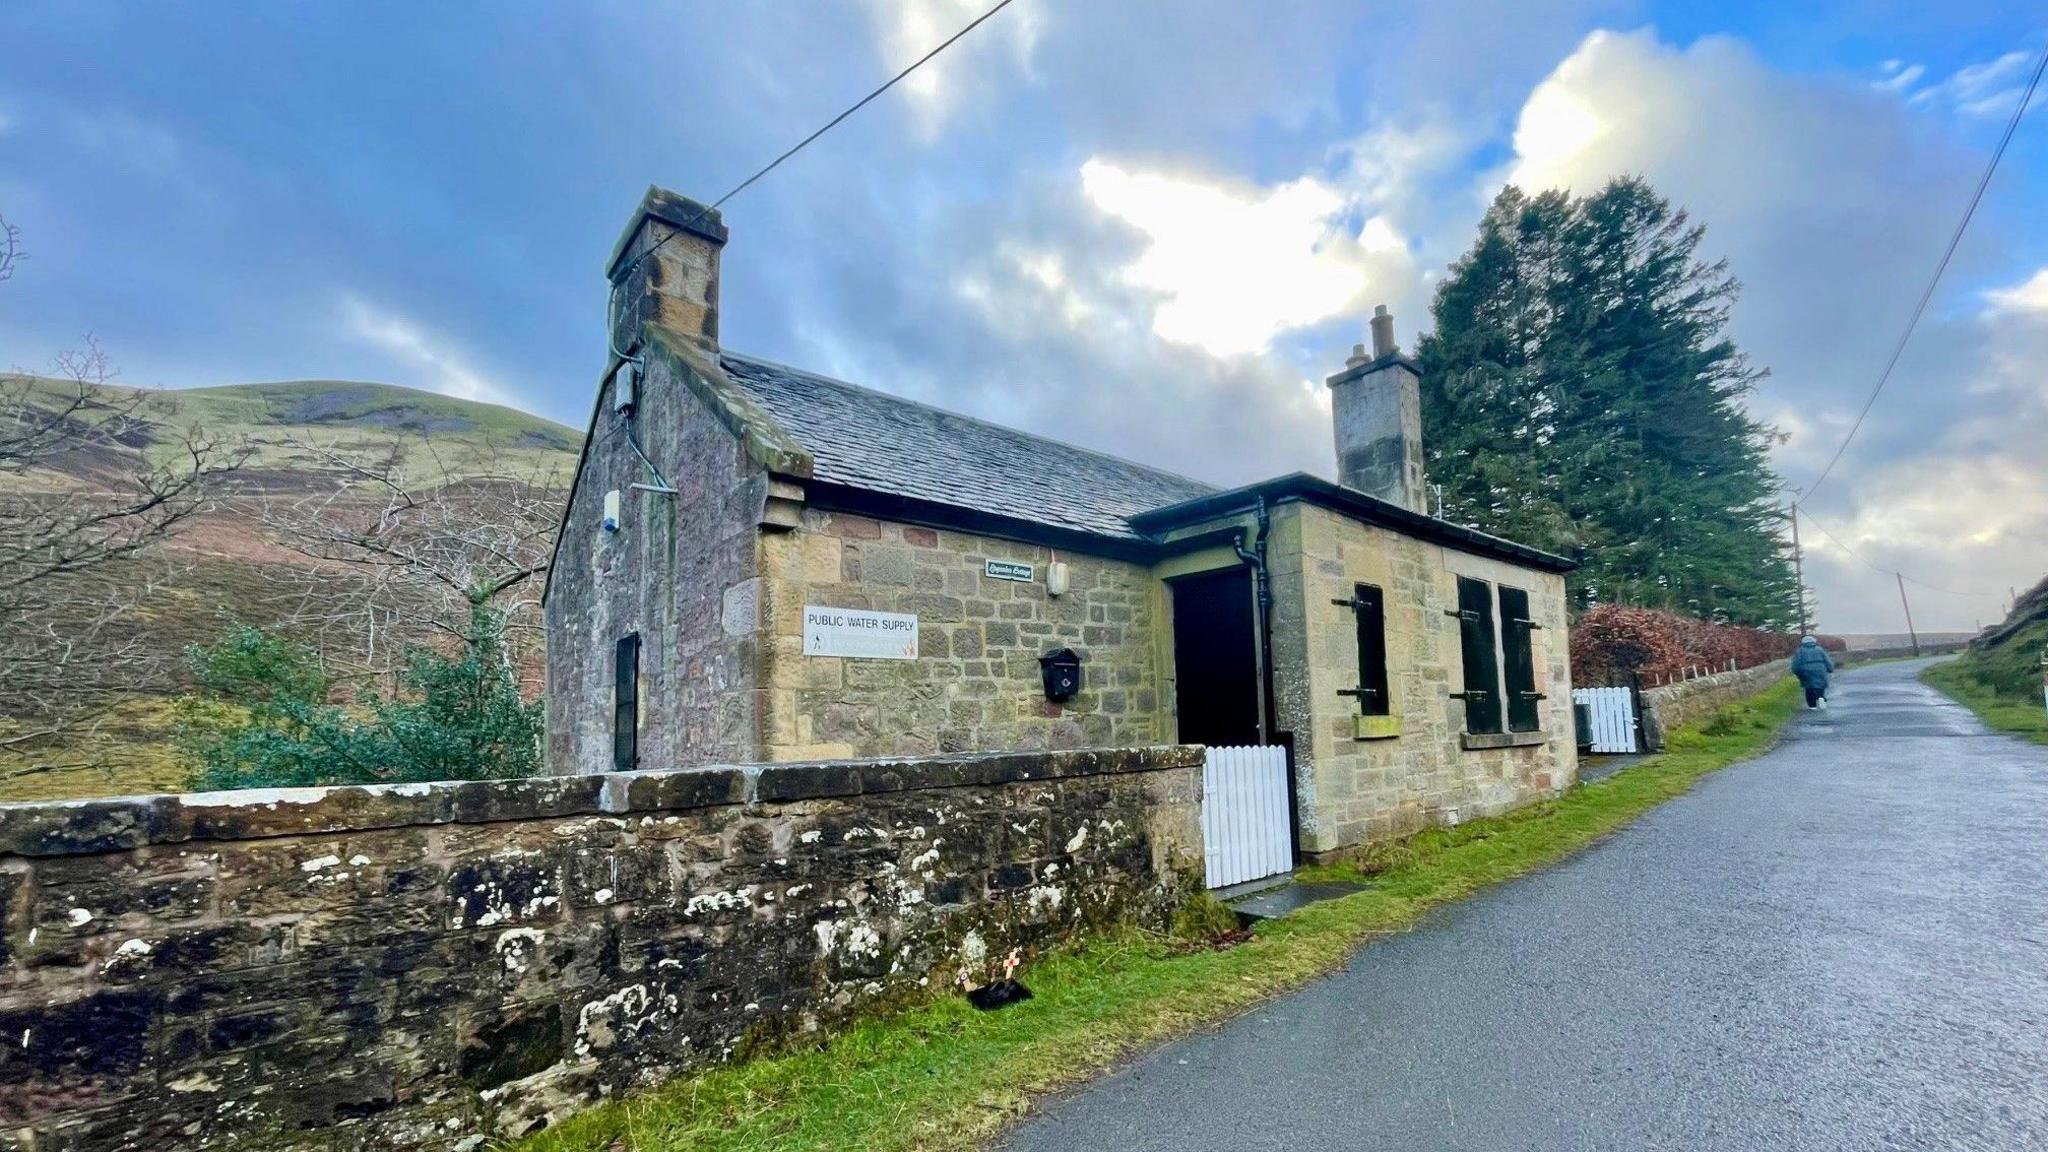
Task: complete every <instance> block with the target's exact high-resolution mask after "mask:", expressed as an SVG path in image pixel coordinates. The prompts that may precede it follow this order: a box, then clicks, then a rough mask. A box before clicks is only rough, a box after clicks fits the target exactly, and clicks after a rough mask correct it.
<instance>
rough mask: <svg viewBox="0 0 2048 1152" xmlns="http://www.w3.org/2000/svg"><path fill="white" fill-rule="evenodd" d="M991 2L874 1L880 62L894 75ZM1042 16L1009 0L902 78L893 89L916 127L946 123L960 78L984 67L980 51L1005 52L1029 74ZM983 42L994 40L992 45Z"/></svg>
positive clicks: (931, 130) (928, 131) (929, 131)
mask: <svg viewBox="0 0 2048 1152" xmlns="http://www.w3.org/2000/svg"><path fill="white" fill-rule="evenodd" d="M989 7H990V0H872V2H871V3H870V4H869V6H868V11H869V16H870V19H871V23H872V24H873V26H874V29H875V49H876V52H877V54H878V56H879V59H880V62H881V64H882V66H883V67H884V68H886V69H887V70H888V74H889V75H894V74H895V73H896V72H898V71H900V70H902V69H903V68H905V67H906V66H908V65H909V64H910V63H911V62H912V61H914V60H917V59H918V58H919V57H921V56H923V55H924V54H925V53H927V52H930V51H931V50H932V49H934V48H936V47H938V46H939V45H940V44H942V43H944V42H945V41H946V38H947V37H949V36H952V35H953V34H954V33H956V32H958V31H960V29H962V28H964V27H966V26H967V24H968V23H970V22H971V21H973V20H974V19H975V18H976V17H978V16H980V15H982V14H983V13H984V12H987V11H988V9H989ZM1040 20H1041V16H1040V14H1039V11H1038V6H1037V5H1035V4H1032V3H1028V2H1027V3H1021V4H1012V5H1010V6H1009V7H1008V8H1005V9H1003V10H1002V11H1001V12H998V13H996V14H995V15H994V16H992V17H990V18H989V19H988V21H987V22H986V23H984V24H982V25H981V26H980V27H978V28H976V29H975V30H974V31H972V32H970V33H968V34H967V36H966V37H965V38H963V39H962V40H961V41H960V42H959V43H958V44H955V45H954V46H953V47H951V48H949V49H947V50H946V51H944V52H942V53H940V54H939V55H938V56H937V57H935V58H933V59H932V60H931V61H930V62H929V63H927V64H925V65H924V66H923V67H921V68H919V69H918V70H917V71H915V72H913V73H911V74H910V75H909V76H907V77H905V78H904V80H903V82H902V83H901V84H899V85H897V87H896V90H897V91H898V92H901V93H902V94H903V95H904V96H905V97H906V98H907V99H908V101H909V103H910V106H911V110H912V112H913V113H914V114H915V116H916V119H917V122H918V126H919V129H920V130H921V131H922V132H923V133H924V134H925V135H926V136H927V137H929V136H932V135H935V134H936V133H937V132H938V131H939V130H940V129H941V128H943V127H944V126H945V123H946V121H947V119H948V118H949V117H950V116H951V115H952V113H953V111H954V110H955V108H956V107H957V105H958V103H959V101H960V98H961V93H962V90H963V89H964V88H965V87H966V85H965V84H963V79H964V78H965V77H967V76H972V75H973V74H974V70H975V69H976V68H985V67H987V63H986V61H987V59H988V57H987V56H986V55H982V54H983V53H987V52H991V51H1000V52H1005V53H1007V54H1008V55H1009V57H1010V59H1011V60H1012V62H1013V63H1014V64H1015V66H1016V67H1017V68H1018V70H1019V71H1021V72H1023V73H1024V74H1025V76H1026V77H1027V78H1028V77H1029V76H1030V75H1031V74H1032V67H1031V60H1032V53H1033V51H1034V50H1035V49H1036V48H1037V47H1038V40H1039V36H1040V32H1041V25H1040ZM986 41H995V42H996V45H995V46H994V47H991V46H990V45H988V44H987V43H985V42H986Z"/></svg>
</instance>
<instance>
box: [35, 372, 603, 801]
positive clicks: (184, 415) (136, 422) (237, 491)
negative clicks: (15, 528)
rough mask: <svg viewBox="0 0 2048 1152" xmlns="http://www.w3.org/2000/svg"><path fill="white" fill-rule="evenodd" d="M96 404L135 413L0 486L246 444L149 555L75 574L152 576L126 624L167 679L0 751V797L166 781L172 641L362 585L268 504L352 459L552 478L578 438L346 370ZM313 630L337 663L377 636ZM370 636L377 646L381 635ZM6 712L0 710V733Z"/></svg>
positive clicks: (47, 487)
mask: <svg viewBox="0 0 2048 1152" xmlns="http://www.w3.org/2000/svg"><path fill="white" fill-rule="evenodd" d="M24 381H26V383H27V385H28V386H27V388H26V389H24V388H22V387H21V385H22V384H23V382H24ZM76 388H77V386H76V385H75V384H73V383H71V382H70V381H66V380H53V379H48V378H41V377H17V376H9V375H4V374H0V399H4V400H5V401H7V402H9V403H12V402H15V401H17V400H19V399H21V398H22V397H24V396H26V398H27V402H28V403H30V404H34V405H38V406H43V407H45V408H46V410H55V409H54V408H52V407H50V406H56V405H63V404H65V403H66V401H67V400H68V399H69V398H70V397H71V396H73V395H75V392H76ZM94 399H95V402H96V403H102V404H104V405H106V407H105V408H103V409H101V412H100V414H101V415H102V416H105V415H106V414H107V413H108V412H109V411H112V412H116V413H118V412H124V411H126V410H127V409H129V408H131V407H132V408H133V412H132V414H131V415H129V416H128V417H126V418H124V419H123V420H121V421H120V422H119V423H118V425H117V426H116V427H115V428H113V429H112V434H111V435H110V436H108V437H105V438H101V439H99V441H98V442H96V443H94V444H92V445H91V446H90V447H89V448H84V449H80V450H76V451H72V452H69V453H67V454H66V455H64V456H62V457H58V458H56V459H52V460H49V461H46V462H45V463H46V464H47V467H43V468H39V469H37V470H35V471H33V472H30V473H28V474H27V475H12V476H10V475H0V485H9V486H12V487H13V488H14V490H15V491H16V492H17V493H26V494H28V495H29V496H30V497H32V498H37V499H40V498H43V497H44V496H46V495H47V496H49V497H51V498H61V497H63V496H64V495H66V494H70V493H78V492H92V491H105V490H108V489H110V488H112V487H114V486H117V485H119V486H123V487H125V483H124V482H125V481H126V480H127V479H128V478H131V477H132V476H133V475H134V474H135V473H136V471H137V470H138V468H139V467H140V466H141V465H142V464H143V463H144V462H145V461H150V462H159V461H163V460H165V459H166V458H168V457H169V456H170V455H172V454H174V453H178V452H180V451H181V450H182V448H181V445H182V442H183V439H184V435H185V433H186V431H187V430H189V429H193V428H198V429H201V430H203V431H204V433H205V435H206V437H207V438H209V439H212V440H216V441H218V442H221V443H223V444H237V445H245V446H247V447H248V449H249V450H250V456H249V458H248V461H247V463H246V464H245V465H244V466H243V468H242V469H241V470H240V471H238V472H237V473H235V474H234V475H233V476H232V477H231V479H230V481H229V482H228V483H226V484H224V485H223V486H222V488H221V491H220V500H219V502H218V503H217V504H216V505H215V506H214V507H213V508H211V509H210V510H208V511H206V512H205V513H203V514H202V515H200V516H198V517H195V518H194V519H193V520H191V521H189V522H187V523H186V524H185V525H184V526H183V529H182V530H181V531H180V532H179V533H178V534H177V535H176V536H174V537H172V538H171V540H170V541H169V542H168V544H167V546H166V547H165V548H164V549H163V550H162V551H161V552H160V553H155V554H152V555H151V556H150V557H148V558H146V560H145V561H142V562H138V563H137V564H136V565H133V566H129V567H123V566H122V565H120V564H117V565H113V566H110V567H108V568H107V569H106V570H105V571H103V572H98V573H94V574H92V575H91V576H90V577H89V578H90V579H92V580H97V581H101V582H114V583H116V584H118V583H119V582H121V581H124V580H128V581H134V582H137V583H140V582H142V581H144V580H150V581H152V582H154V583H153V587H152V591H151V592H150V594H149V596H148V599H147V602H146V605H145V607H144V609H143V610H142V611H141V612H140V613H139V614H138V615H137V616H136V617H135V618H134V621H133V622H134V624H135V626H136V628H135V633H134V634H135V635H136V636H137V637H138V638H140V639H141V640H142V641H143V642H144V644H145V645H146V646H147V647H148V648H149V649H150V650H151V651H152V652H153V653H154V655H155V657H156V658H157V659H158V660H159V661H160V663H161V664H162V665H164V666H168V667H169V668H171V669H173V672H174V675H173V677H172V680H173V682H171V683H168V684H160V685H156V686H152V687H148V688H141V687H139V688H138V691H137V692H135V693H134V694H133V695H132V696H130V697H128V698H126V699H124V700H121V701H119V702H117V703H116V704H115V705H114V707H113V708H112V709H111V710H110V711H109V712H108V713H107V714H105V715H104V716H102V717H99V718H97V719H96V721H95V722H94V723H93V724H92V725H90V726H88V727H87V728H85V729H82V730H79V731H76V732H73V733H70V734H68V735H67V736H65V737H64V738H63V739H62V740H59V741H54V742H49V743H39V744H28V745H19V746H15V745H6V746H0V801H7V800H24V799H47V798H54V797H69V796H90V795H105V794H111V793H123V792H138V791H158V790H166V789H176V788H178V787H180V786H181V785H182V783H183V781H184V774H185V766H184V765H183V763H182V762H181V761H180V760H179V759H178V758H177V756H176V755H175V754H174V750H173V748H172V746H171V734H172V730H173V727H174V723H173V720H174V718H173V715H172V712H171V709H170V706H169V701H168V699H167V698H166V696H165V695H164V693H165V692H169V691H175V690H176V689H177V683H176V682H177V681H182V679H183V676H182V674H181V669H182V667H183V652H184V651H185V649H186V647H187V646H188V645H192V644H200V643H205V642H207V641H210V640H212V639H214V638H215V637H217V636H218V635H219V634H220V631H221V629H222V628H223V627H224V626H225V625H227V624H228V623H229V622H232V621H241V622H246V623H251V624H259V625H265V626H275V625H277V624H279V623H280V622H281V621H283V620H285V619H287V618H288V617H289V615H290V614H291V613H292V612H293V611H294V610H296V609H299V608H301V607H302V606H303V605H304V603H305V598H306V595H307V590H308V588H309V587H314V588H318V589H319V590H320V594H321V596H322V597H323V598H325V599H326V600H329V601H332V602H334V603H336V604H346V603H349V602H352V601H355V600H356V599H357V598H358V597H359V596H360V595H362V593H361V584H362V579H363V578H362V577H360V576H359V575H357V574H354V573H350V572H348V571H345V570H343V569H339V568H336V567H334V566H331V565H330V566H323V565H321V564H320V563H319V562H317V561H313V560H309V559H308V558H307V557H305V556H304V555H301V554H299V553H298V552H295V551H293V550H291V549H290V548H287V547H283V546H280V544H279V543H278V541H276V540H275V539H274V538H273V537H272V536H271V534H270V533H269V532H268V531H267V530H266V529H265V527H264V526H263V524H262V523H261V522H260V517H261V515H262V510H263V508H264V507H265V505H266V504H271V503H277V502H281V503H282V504H284V505H287V506H289V505H291V504H293V503H295V502H296V501H298V500H299V499H300V498H301V497H309V498H311V499H313V500H315V501H324V500H325V498H326V494H327V493H331V492H333V491H334V490H335V489H336V486H337V485H338V484H340V483H341V482H342V481H344V480H345V479H349V478H351V473H350V471H349V468H348V462H349V461H352V460H353V461H360V462H363V463H366V464H371V465H374V464H376V463H378V462H382V461H388V460H393V459H394V458H395V460H396V461H397V462H398V464H399V467H400V469H401V470H402V471H403V473H404V479H405V482H406V484H407V486H408V487H409V488H414V489H432V488H437V487H440V486H442V485H445V484H448V483H450V482H454V481H462V480H467V479H475V478H478V477H481V476H485V475H492V476H513V477H520V478H525V479H529V480H532V481H535V482H536V483H540V484H541V486H544V487H559V488H562V489H566V486H567V483H568V481H569V479H570V478H571V477H572V476H573V474H574V470H575V467H576V456H577V452H578V450H579V449H580V447H581V443H582V434H581V433H579V432H577V431H575V430H573V429H570V428H566V427H563V426H562V425H560V424H556V423H554V422H553V421H550V420H544V419H541V418H540V417H538V416H533V415H530V414H528V413H525V412H521V411H518V410H516V409H513V408H506V407H503V406H500V405H496V404H483V403H478V402H476V401H473V400H462V399H458V398H455V397H451V396H443V395H439V394H437V393H432V392H422V391H420V390H418V389H414V388H405V387H400V386H397V385H392V384H374V383H365V382H359V381H345V380H292V381H282V382H277V383H267V384H231V385H226V386H222V387H213V388H194V389H186V390H169V391H152V390H148V389H132V388H127V387H121V386H99V387H97V388H96V389H95V392H94ZM137 401H139V403H137ZM4 415H5V414H4V413H0V416H4ZM357 479H360V478H359V477H358V478H357ZM359 492H360V495H359V496H357V497H350V498H349V500H351V501H355V502H356V506H360V507H368V508H375V507H377V506H378V505H381V503H382V501H383V500H384V498H385V493H384V492H383V490H382V489H380V488H378V487H377V486H376V485H374V484H363V485H361V486H360V488H359ZM349 506H351V505H350V504H348V503H343V504H337V505H336V507H342V508H346V507H349ZM475 506H476V508H477V510H478V511H477V514H478V515H479V516H481V517H486V518H488V517H489V516H491V515H492V513H493V509H494V507H495V506H494V505H493V504H492V503H491V502H489V501H480V502H478V503H477V504H476V505H475ZM497 511H498V512H499V513H500V514H503V509H502V508H499V509H497ZM124 563H125V562H124ZM0 624H4V622H0ZM406 638H407V637H405V636H403V635H401V636H399V637H398V639H399V640H400V641H403V640H405V639H406ZM319 642H320V645H321V649H322V651H323V652H324V653H326V654H327V655H328V656H330V657H337V656H347V655H350V654H351V651H352V650H355V649H358V648H359V647H360V646H361V645H363V644H365V643H374V642H377V641H376V640H374V639H372V638H367V637H363V636H358V635H355V634H353V632H350V631H348V630H347V629H340V630H338V631H337V632H336V633H335V634H332V635H323V636H320V637H319ZM381 642H382V643H383V644H384V645H385V646H386V647H387V648H388V647H389V646H390V644H391V643H392V638H391V637H390V636H388V635H387V636H383V637H382V638H381ZM19 721H20V718H16V717H9V716H0V736H4V735H6V734H7V733H8V732H9V731H10V730H12V728H11V726H13V725H15V724H18V723H19Z"/></svg>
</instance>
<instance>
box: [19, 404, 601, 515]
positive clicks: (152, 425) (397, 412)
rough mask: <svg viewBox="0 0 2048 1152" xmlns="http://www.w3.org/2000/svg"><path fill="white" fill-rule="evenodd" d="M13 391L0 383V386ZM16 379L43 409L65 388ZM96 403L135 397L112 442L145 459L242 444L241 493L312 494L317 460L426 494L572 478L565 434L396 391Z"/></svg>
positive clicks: (91, 471)
mask: <svg viewBox="0 0 2048 1152" xmlns="http://www.w3.org/2000/svg"><path fill="white" fill-rule="evenodd" d="M20 379H23V378H21V377H0V385H4V384H5V383H7V382H11V381H18V380H20ZM27 379H30V380H31V381H32V387H31V390H30V395H31V396H33V397H36V398H37V399H38V400H41V401H43V402H48V403H56V402H59V401H60V399H61V398H63V397H66V396H68V395H69V394H70V393H71V392H72V390H73V389H74V388H75V387H76V386H75V385H73V384H72V383H71V382H69V381H66V380H52V379H48V378H33V377H32V378H27ZM97 391H99V392H100V393H103V394H104V395H105V396H106V398H107V402H108V403H109V404H120V403H122V402H123V401H125V400H127V399H128V398H130V397H134V396H136V395H138V394H140V395H141V396H142V397H143V399H144V401H145V402H144V403H143V405H142V406H141V407H140V408H138V409H137V412H136V415H137V417H138V420H137V425H138V426H137V427H136V428H134V429H133V432H132V434H129V435H124V436H123V437H122V438H121V440H122V444H123V445H124V446H126V447H128V448H131V449H132V450H134V451H135V452H137V453H139V454H143V455H147V456H149V457H151V458H157V457H160V456H161V455H163V454H164V453H167V452H174V451H177V448H178V443H179V441H180V439H181V436H180V433H181V431H182V430H183V429H186V428H190V427H198V428H200V429H203V430H204V431H205V432H206V433H207V434H208V435H209V436H210V437H212V438H215V439H218V440H223V441H240V442H244V443H246V444H248V445H249V446H250V447H251V448H252V449H253V454H252V456H251V457H250V460H249V464H248V467H247V469H246V470H245V477H244V481H245V483H246V484H249V485H253V486H255V487H256V488H258V489H260V490H266V491H268V490H274V489H277V488H285V489H292V488H299V487H303V486H307V485H309V484H317V483H318V481H319V480H320V478H321V474H323V473H331V472H333V471H335V464H334V462H333V461H331V460H328V459H326V458H324V457H323V456H322V454H321V453H322V452H323V451H330V452H338V453H343V454H354V455H360V454H364V453H375V454H380V455H381V454H385V453H391V452H396V453H398V454H399V458H400V459H401V460H402V461H403V462H404V464H405V466H406V470H407V472H408V474H409V475H411V476H413V477H415V478H416V479H418V480H420V481H423V482H431V481H433V480H436V479H458V478H461V477H463V476H469V475H475V474H478V473H480V472H484V471H491V472H501V471H506V470H514V471H521V472H526V471H535V470H541V471H546V470H556V471H566V470H569V469H573V468H574V467H575V459H576V453H577V450H578V449H579V448H580V446H581V445H582V442H583V436H582V433H580V432H578V431H576V430H575V429H573V428H568V427H565V426H563V425H560V424H557V423H555V422H554V421H552V420H544V419H542V418H541V417H539V416H534V415H532V414H530V413H526V412H521V411H519V410H518V409H516V408H507V407H504V406H502V405H498V404H485V403H481V402H479V401H475V400H463V399H459V398H457V397H453V396H443V395H441V394H439V393H436V392H423V391H420V390H419V389H417V388H406V387H402V386H400V385H396V384H375V383H368V382H363V381H355V380H287V381H279V382H275V383H266V384H227V385H222V386H219V387H213V388H186V389H166V390H152V389H135V388H128V387H125V386H120V385H100V386H98V388H97ZM307 446H312V447H313V448H314V449H317V450H313V451H309V450H308V447H307ZM132 462H133V461H132V459H131V461H130V463H131V464H132ZM53 463H54V464H55V466H56V470H57V471H59V472H61V473H64V474H66V475H69V476H70V477H72V478H73V479H75V480H78V481H82V482H85V483H88V484H89V483H92V482H94V481H96V480H100V479H103V478H105V477H106V476H108V475H109V470H114V471H115V472H118V471H119V469H120V461H118V460H113V459H108V458H106V456H105V454H95V455H94V456H92V457H79V458H73V459H70V460H64V461H56V462H53Z"/></svg>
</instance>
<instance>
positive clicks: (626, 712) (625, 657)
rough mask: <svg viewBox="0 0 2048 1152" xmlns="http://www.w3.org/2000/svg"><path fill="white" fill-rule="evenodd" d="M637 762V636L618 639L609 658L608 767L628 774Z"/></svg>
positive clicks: (638, 753) (634, 633) (638, 709)
mask: <svg viewBox="0 0 2048 1152" xmlns="http://www.w3.org/2000/svg"><path fill="white" fill-rule="evenodd" d="M639 762H640V634H639V633H638V632H632V633H629V634H627V635H625V636H621V637H619V646H618V649H617V650H616V651H615V652H614V653H613V654H612V767H614V768H616V769H618V770H619V771H621V772H628V771H631V770H632V769H633V768H634V767H635V766H636V765H637V764H639Z"/></svg>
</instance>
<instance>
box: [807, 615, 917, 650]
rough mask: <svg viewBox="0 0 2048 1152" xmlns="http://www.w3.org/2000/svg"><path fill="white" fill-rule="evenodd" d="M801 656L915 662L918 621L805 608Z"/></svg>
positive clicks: (901, 616)
mask: <svg viewBox="0 0 2048 1152" xmlns="http://www.w3.org/2000/svg"><path fill="white" fill-rule="evenodd" d="M804 655H806V656H846V657H850V658H852V659H855V660H915V659H917V617H915V616H909V615H905V614H904V613H901V612H870V611H867V610H866V609H863V608H822V607H819V606H818V605H815V604H807V605H805V606H804Z"/></svg>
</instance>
